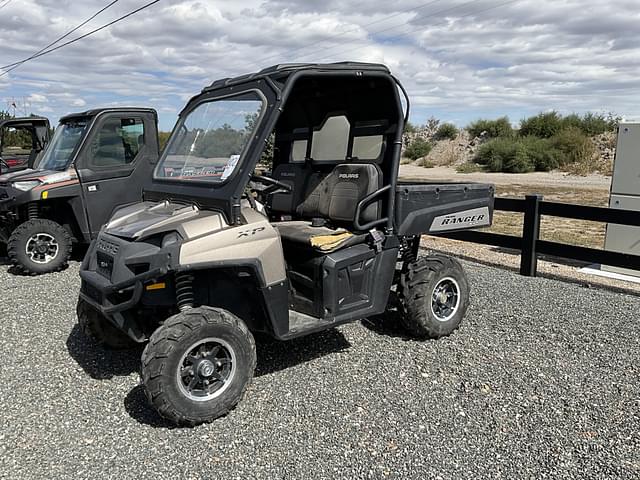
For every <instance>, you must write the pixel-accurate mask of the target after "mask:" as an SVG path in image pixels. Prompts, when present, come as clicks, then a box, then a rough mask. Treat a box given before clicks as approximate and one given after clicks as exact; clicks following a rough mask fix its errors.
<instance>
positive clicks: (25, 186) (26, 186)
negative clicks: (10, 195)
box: [12, 180, 40, 192]
mask: <svg viewBox="0 0 640 480" xmlns="http://www.w3.org/2000/svg"><path fill="white" fill-rule="evenodd" d="M12 185H13V188H16V189H18V190H22V191H23V192H28V191H29V190H31V189H32V188H35V187H37V186H38V185H40V181H39V180H27V181H25V182H13V183H12Z"/></svg>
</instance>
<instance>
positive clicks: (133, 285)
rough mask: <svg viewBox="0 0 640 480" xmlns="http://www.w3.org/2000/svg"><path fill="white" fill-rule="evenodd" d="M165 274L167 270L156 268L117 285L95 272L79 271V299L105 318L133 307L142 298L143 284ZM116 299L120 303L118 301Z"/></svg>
mask: <svg viewBox="0 0 640 480" xmlns="http://www.w3.org/2000/svg"><path fill="white" fill-rule="evenodd" d="M166 274H167V269H165V268H156V269H154V270H150V271H148V272H145V273H142V274H140V275H136V276H134V277H131V278H130V279H129V280H125V281H122V282H119V283H111V282H110V281H109V280H108V279H107V278H105V277H103V276H102V275H100V274H99V273H97V272H92V271H89V270H81V271H80V278H81V279H82V286H81V287H80V297H81V298H82V299H83V300H84V301H85V302H87V303H88V304H89V305H91V306H92V307H93V308H95V309H96V310H98V311H99V312H100V313H102V314H103V315H104V316H106V317H110V316H112V315H113V314H114V313H119V312H122V311H125V310H129V309H131V308H133V307H135V306H136V305H137V304H138V303H139V302H140V298H141V297H142V292H143V291H144V283H145V282H148V281H151V280H156V279H158V278H160V277H163V276H164V275H166ZM118 299H119V300H120V301H118Z"/></svg>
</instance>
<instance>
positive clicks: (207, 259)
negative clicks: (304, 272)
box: [180, 217, 286, 285]
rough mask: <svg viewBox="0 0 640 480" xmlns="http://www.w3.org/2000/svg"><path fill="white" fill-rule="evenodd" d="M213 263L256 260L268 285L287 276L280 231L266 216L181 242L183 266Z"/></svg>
mask: <svg viewBox="0 0 640 480" xmlns="http://www.w3.org/2000/svg"><path fill="white" fill-rule="evenodd" d="M213 264H218V265H225V266H234V265H236V266H240V265H247V264H255V265H257V267H258V268H259V270H260V273H261V275H262V278H263V280H264V283H265V285H272V284H274V283H278V282H282V281H284V280H285V279H286V274H285V270H284V257H283V254H282V244H281V243H280V235H278V232H276V230H275V229H274V228H273V227H272V226H271V224H269V222H268V221H267V220H266V219H264V217H262V221H258V222H254V223H249V224H245V225H239V226H237V227H233V228H227V229H224V230H221V231H217V232H213V233H212V234H211V235H205V236H203V237H199V238H196V239H194V240H190V241H188V242H185V243H184V244H183V245H182V247H181V249H180V265H181V266H182V267H183V268H199V267H205V266H209V265H213Z"/></svg>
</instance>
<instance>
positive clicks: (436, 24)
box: [318, 0, 520, 60]
mask: <svg viewBox="0 0 640 480" xmlns="http://www.w3.org/2000/svg"><path fill="white" fill-rule="evenodd" d="M519 1H520V0H509V1H507V2H503V3H499V4H497V5H494V6H492V7H487V8H485V9H481V10H477V11H475V12H469V13H466V14H464V15H461V16H460V17H458V19H460V18H465V17H470V16H472V15H479V14H481V13H485V12H488V11H490V10H494V9H496V8H500V7H504V6H506V5H509V4H512V3H516V2H519ZM469 3H473V2H469ZM446 23H447V22H446V21H444V22H438V23H434V24H432V25H430V26H431V27H436V26H439V25H444V24H446ZM423 28H424V26H421V27H420V28H416V29H412V30H409V31H407V32H404V33H401V34H399V35H394V36H392V37H389V40H395V39H398V38H401V37H404V36H406V35H409V34H411V33H415V32H418V31H420V30H422V29H423ZM369 47H370V46H369V45H358V46H357V47H354V48H350V49H348V50H343V51H342V52H339V54H340V55H342V54H344V53H347V52H352V51H354V50H359V49H361V48H369ZM331 56H333V54H331V55H328V56H324V57H320V58H318V60H325V59H327V58H330V57H331Z"/></svg>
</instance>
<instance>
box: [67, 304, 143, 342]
mask: <svg viewBox="0 0 640 480" xmlns="http://www.w3.org/2000/svg"><path fill="white" fill-rule="evenodd" d="M76 313H77V314H78V324H79V325H80V328H82V331H83V332H84V333H85V335H87V336H90V337H93V338H94V339H95V340H96V341H97V342H98V343H101V344H103V345H105V346H106V347H109V348H112V349H114V350H124V349H127V348H133V347H135V346H136V345H138V343H136V342H135V341H134V340H133V339H131V338H129V336H128V335H127V334H125V333H124V332H122V331H121V330H119V329H118V328H117V327H116V326H115V325H113V324H112V323H111V322H110V321H109V319H107V318H105V317H104V315H102V314H101V313H100V312H98V311H97V310H96V309H95V308H93V307H91V306H90V305H89V304H88V303H87V302H85V301H84V300H82V299H80V300H78V306H77V307H76Z"/></svg>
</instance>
